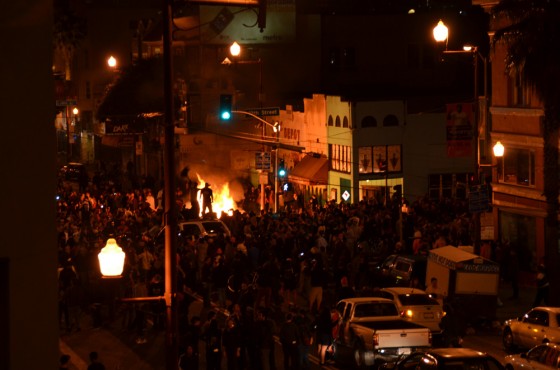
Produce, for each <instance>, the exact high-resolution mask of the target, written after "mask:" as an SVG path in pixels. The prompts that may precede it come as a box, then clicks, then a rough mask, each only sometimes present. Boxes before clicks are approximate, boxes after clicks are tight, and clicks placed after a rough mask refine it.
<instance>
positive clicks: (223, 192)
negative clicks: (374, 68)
mask: <svg viewBox="0 0 560 370" xmlns="http://www.w3.org/2000/svg"><path fill="white" fill-rule="evenodd" d="M196 177H197V178H198V183H199V184H201V185H202V186H204V184H205V183H206V182H207V181H206V180H204V179H203V178H202V177H200V175H199V174H198V173H197V174H196ZM210 184H211V185H210V188H211V189H212V195H213V196H214V202H213V203H212V211H214V213H216V216H217V217H218V218H220V217H221V216H222V213H231V212H232V211H233V210H236V209H237V204H236V203H235V201H234V200H233V198H232V197H231V195H230V192H229V185H228V183H225V184H224V185H216V184H213V183H210ZM197 200H198V204H199V206H200V216H202V194H201V192H200V191H199V192H198V196H197Z"/></svg>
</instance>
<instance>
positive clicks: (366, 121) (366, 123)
mask: <svg viewBox="0 0 560 370" xmlns="http://www.w3.org/2000/svg"><path fill="white" fill-rule="evenodd" d="M367 127H377V120H376V119H375V117H373V116H365V117H364V118H362V128H367Z"/></svg>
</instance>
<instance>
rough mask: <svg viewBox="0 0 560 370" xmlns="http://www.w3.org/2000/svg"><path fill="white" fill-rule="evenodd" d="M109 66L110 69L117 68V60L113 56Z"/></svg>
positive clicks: (108, 63) (110, 58)
mask: <svg viewBox="0 0 560 370" xmlns="http://www.w3.org/2000/svg"><path fill="white" fill-rule="evenodd" d="M107 65H108V66H109V67H110V68H116V67H117V59H116V58H115V57H114V56H112V55H111V56H110V57H109V58H108V59H107Z"/></svg>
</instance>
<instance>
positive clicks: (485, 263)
mask: <svg viewBox="0 0 560 370" xmlns="http://www.w3.org/2000/svg"><path fill="white" fill-rule="evenodd" d="M428 260H429V261H433V262H435V263H437V264H440V265H442V266H445V267H447V268H449V269H451V270H462V271H467V272H489V273H497V272H498V271H499V270H500V266H499V265H498V264H497V263H496V262H493V261H490V260H487V259H485V258H482V257H480V256H479V255H476V254H473V253H469V252H467V251H464V250H462V249H459V248H457V247H454V246H447V247H441V248H435V249H432V250H430V253H429V255H428Z"/></svg>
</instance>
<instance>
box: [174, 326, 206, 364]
mask: <svg viewBox="0 0 560 370" xmlns="http://www.w3.org/2000/svg"><path fill="white" fill-rule="evenodd" d="M200 330H201V322H200V317H198V316H193V317H192V318H191V323H190V325H189V326H188V327H187V330H186V333H185V337H184V338H185V339H184V346H183V347H184V348H185V352H184V353H183V354H182V355H181V356H180V358H179V367H180V368H181V370H186V369H189V370H191V369H198V364H199V350H198V344H199V341H200V336H201V334H200Z"/></svg>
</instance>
